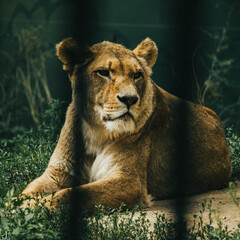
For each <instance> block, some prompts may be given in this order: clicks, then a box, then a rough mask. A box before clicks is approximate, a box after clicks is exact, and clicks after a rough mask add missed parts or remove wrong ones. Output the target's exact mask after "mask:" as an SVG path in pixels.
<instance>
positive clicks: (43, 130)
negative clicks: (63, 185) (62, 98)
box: [0, 100, 65, 192]
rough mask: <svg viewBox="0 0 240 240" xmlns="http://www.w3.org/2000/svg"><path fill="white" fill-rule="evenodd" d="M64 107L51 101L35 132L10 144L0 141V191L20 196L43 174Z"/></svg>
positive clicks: (61, 120)
mask: <svg viewBox="0 0 240 240" xmlns="http://www.w3.org/2000/svg"><path fill="white" fill-rule="evenodd" d="M63 109H64V103H62V102H59V101H58V100H52V101H51V102H50V103H49V104H48V108H47V110H46V111H45V112H44V114H43V117H42V122H41V125H40V126H39V129H30V130H25V131H24V132H23V133H21V134H19V135H17V136H15V137H14V138H12V139H11V140H1V141H0V159H1V161H0V189H9V188H12V187H14V188H15V189H17V191H18V192H21V191H22V190H23V188H24V187H26V185H27V184H28V183H29V182H31V181H32V180H33V179H35V178H36V177H38V176H40V175H41V174H42V173H43V171H44V170H45V168H46V166H47V164H48V162H49V159H50V157H51V155H52V153H53V150H54V148H55V146H56V143H57V139H58V135H59V133H60V129H61V127H62V124H63V121H64V116H65V109H64V110H63Z"/></svg>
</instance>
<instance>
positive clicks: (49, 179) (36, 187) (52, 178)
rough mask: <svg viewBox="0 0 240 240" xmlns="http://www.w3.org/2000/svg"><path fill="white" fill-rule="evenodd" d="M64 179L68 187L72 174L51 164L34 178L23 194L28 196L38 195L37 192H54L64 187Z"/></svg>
mask: <svg viewBox="0 0 240 240" xmlns="http://www.w3.org/2000/svg"><path fill="white" fill-rule="evenodd" d="M63 181H64V182H65V187H66V186H67V182H70V175H69V174H67V173H66V172H64V171H63V170H60V169H57V168H54V167H52V166H50V167H48V168H47V169H46V171H45V172H44V173H43V174H42V175H41V176H40V177H38V178H36V179H35V180H33V181H32V182H31V183H30V184H29V185H28V186H27V187H26V188H25V189H24V191H23V192H22V194H23V195H26V196H36V194H37V193H38V194H42V193H44V194H52V193H55V192H58V191H59V190H61V189H62V188H63V186H62V185H63V184H62V183H63ZM69 185H70V184H69Z"/></svg>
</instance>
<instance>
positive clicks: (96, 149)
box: [83, 121, 119, 182]
mask: <svg viewBox="0 0 240 240" xmlns="http://www.w3.org/2000/svg"><path fill="white" fill-rule="evenodd" d="M105 131H106V130H105V129H104V128H103V129H99V128H98V129H96V128H95V129H93V128H91V126H90V125H89V124H88V123H87V122H86V121H83V135H84V140H85V147H86V153H87V154H90V155H95V156H96V158H95V160H94V162H93V164H92V166H90V167H88V176H89V182H94V181H97V180H99V179H102V178H105V177H107V176H109V175H110V174H113V173H114V172H115V171H117V170H118V169H119V166H118V164H117V163H116V159H115V158H114V154H113V152H112V151H111V149H110V148H109V145H108V144H109V142H108V140H107V137H106V135H105V134H104V133H105Z"/></svg>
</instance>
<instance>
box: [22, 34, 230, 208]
mask: <svg viewBox="0 0 240 240" xmlns="http://www.w3.org/2000/svg"><path fill="white" fill-rule="evenodd" d="M57 56H58V58H59V59H60V61H61V62H62V63H63V69H64V70H65V71H66V72H67V73H68V76H69V78H70V81H71V86H72V103H71V104H70V106H69V108H68V111H67V114H66V120H65V123H64V126H63V128H62V131H61V134H60V138H59V141H58V144H57V146H56V149H55V151H54V153H53V154H52V157H51V159H50V161H49V164H48V167H47V169H46V170H45V172H44V173H43V174H42V176H40V177H39V178H37V179H35V180H34V181H33V182H32V183H30V184H29V185H28V186H27V188H26V189H25V190H24V192H23V193H24V194H26V195H31V194H33V195H35V194H36V193H37V192H45V193H47V194H52V193H53V192H56V193H55V195H54V201H55V204H56V205H57V199H62V197H63V196H66V197H67V199H69V200H71V199H72V197H73V196H74V197H76V198H77V201H76V202H77V203H78V207H79V208H80V209H86V210H88V211H94V206H95V205H97V204H101V205H104V206H111V207H113V208H115V207H119V206H120V205H121V203H122V202H124V203H125V204H126V205H127V207H132V206H134V205H135V204H139V203H143V204H145V205H146V206H147V205H149V204H150V199H151V197H150V195H152V196H153V197H155V198H159V199H163V198H169V197H173V196H175V195H179V194H189V193H195V192H199V191H206V190H209V189H214V188H219V187H220V186H222V185H223V184H224V183H225V182H226V181H227V180H228V179H229V177H230V175H231V162H230V155H229V150H228V146H227V142H226V139H225V136H224V131H223V128H222V126H221V123H220V121H219V119H218V117H217V116H216V114H215V113H214V112H212V111H211V110H210V109H207V108H205V107H203V106H200V105H196V104H194V103H191V102H188V101H184V100H182V99H179V98H177V97H175V96H173V95H171V94H169V93H167V92H166V91H164V90H163V89H161V88H159V87H158V86H156V85H155V84H154V82H153V81H152V80H151V78H150V76H151V73H152V67H153V66H154V64H155V62H156V59H157V47H156V44H155V43H154V42H153V41H152V40H151V39H149V38H147V39H145V40H144V41H142V42H141V43H140V44H139V45H138V46H137V47H136V48H135V49H134V50H133V51H132V50H130V49H127V48H126V47H124V46H123V45H121V44H116V43H111V42H107V41H104V42H102V43H98V44H95V45H93V46H91V47H89V48H87V49H84V50H83V49H82V47H81V46H80V45H79V43H78V42H77V41H75V40H73V39H72V38H68V39H65V40H63V41H62V42H61V43H59V44H58V45H57ZM73 187H74V188H73ZM48 198H50V196H49V197H47V199H48ZM45 200H46V199H45Z"/></svg>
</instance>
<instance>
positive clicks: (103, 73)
mask: <svg viewBox="0 0 240 240" xmlns="http://www.w3.org/2000/svg"><path fill="white" fill-rule="evenodd" d="M97 73H98V74H99V75H101V76H103V77H109V75H110V74H109V71H108V70H107V69H100V70H97Z"/></svg>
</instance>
